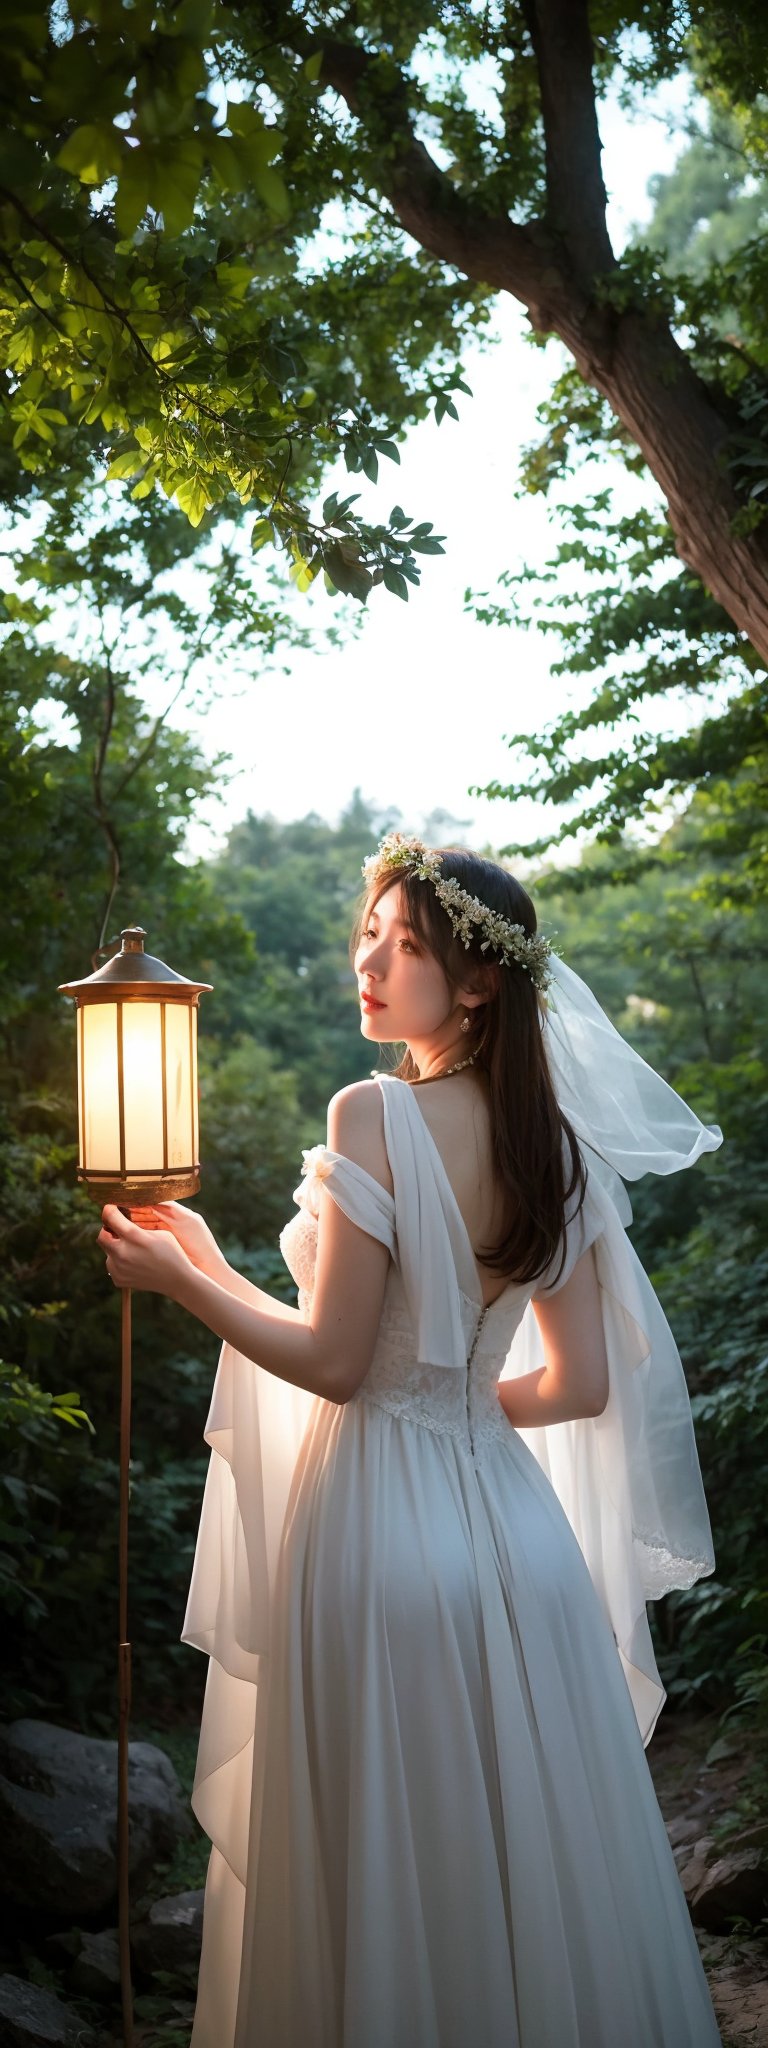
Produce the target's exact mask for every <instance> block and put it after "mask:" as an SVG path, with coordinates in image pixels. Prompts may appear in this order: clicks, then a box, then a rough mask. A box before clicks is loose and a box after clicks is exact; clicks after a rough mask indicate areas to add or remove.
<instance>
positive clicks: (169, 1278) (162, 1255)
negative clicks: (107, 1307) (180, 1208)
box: [98, 1202, 190, 1301]
mask: <svg viewBox="0 0 768 2048" xmlns="http://www.w3.org/2000/svg"><path fill="white" fill-rule="evenodd" d="M101 1217H102V1227H101V1230H100V1231H99V1235H98V1243H99V1244H100V1245H101V1248H102V1250H103V1251H105V1252H106V1254H107V1273H108V1274H109V1278H110V1280H112V1281H113V1282H114V1285H115V1287H135V1288H137V1289H139V1290H142V1289H143V1291H144V1292H145V1293H149V1294H167V1295H169V1296H170V1298H171V1300H172V1301H173V1300H176V1299H178V1298H179V1292H180V1289H181V1288H182V1287H183V1283H184V1278H185V1275H187V1274H188V1273H189V1268H190V1261H189V1259H188V1258H187V1255H186V1253H185V1252H184V1251H183V1250H182V1247H181V1245H180V1244H179V1243H178V1242H177V1240H176V1238H175V1237H172V1236H171V1235H169V1233H168V1232H167V1231H161V1230H159V1229H154V1230H147V1229H144V1228H142V1225H141V1224H139V1223H134V1222H133V1220H132V1219H131V1217H129V1216H124V1215H123V1211H122V1209H119V1208H118V1207H117V1204H116V1203H115V1202H107V1203H105V1206H104V1208H103V1209H102V1212H101Z"/></svg>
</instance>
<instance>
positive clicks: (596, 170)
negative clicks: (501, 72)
mask: <svg viewBox="0 0 768 2048" xmlns="http://www.w3.org/2000/svg"><path fill="white" fill-rule="evenodd" d="M525 16H526V21H527V23H528V28H529V31H530V35H531V40H532V42H533V47H534V52H535V56H536V64H537V67H538V73H539V85H540V89H541V112H542V119H543V122H544V135H545V140H546V175H547V224H548V226H549V227H550V228H551V230H552V232H553V234H555V235H557V236H558V237H561V238H562V240H563V241H564V243H565V245H566V248H567V250H568V255H569V258H570V262H571V264H572V267H573V270H574V271H575V273H576V275H577V276H578V277H579V278H580V280H581V282H582V284H583V285H585V286H586V288H587V289H591V286H592V280H593V279H594V277H595V276H596V275H599V274H600V273H601V272H602V271H606V270H612V269H613V268H614V267H615V262H616V258H615V256H614V253H613V249H612V247H611V240H610V236H609V234H608V229H607V226H606V219H605V211H606V206H607V194H606V190H605V185H604V184H603V173H602V169H601V164H600V156H601V148H602V145H601V142H600V134H599V130H598V126H597V108H596V106H595V88H594V80H593V77H592V55H593V52H592V38H591V35H590V32H589V14H588V7H587V0H526V6H525Z"/></svg>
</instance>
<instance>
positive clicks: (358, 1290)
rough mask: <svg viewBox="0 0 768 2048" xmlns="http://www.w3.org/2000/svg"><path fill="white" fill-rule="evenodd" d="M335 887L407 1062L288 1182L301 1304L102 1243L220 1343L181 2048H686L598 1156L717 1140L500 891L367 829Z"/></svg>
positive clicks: (686, 1442) (681, 1917)
mask: <svg viewBox="0 0 768 2048" xmlns="http://www.w3.org/2000/svg"><path fill="white" fill-rule="evenodd" d="M364 872H365V875H366V900H365V905H364V910H363V914H362V916H361V918H360V920H359V924H358V927H357V929H356V932H355V935H354V938H353V947H352V951H353V957H354V966H355V973H356V977H357V981H358V986H359V993H360V1002H361V1030H362V1032H363V1035H364V1036H365V1037H366V1038H367V1039H369V1040H370V1041H371V1042H372V1043H374V1044H376V1045H383V1044H391V1043H394V1044H403V1043H404V1044H405V1048H406V1050H405V1053H404V1056H403V1058H402V1060H401V1062H400V1065H399V1067H398V1069H397V1071H396V1073H395V1074H392V1073H388V1074H380V1075H376V1076H375V1077H374V1078H373V1079H372V1080H370V1081H364V1082H358V1083H355V1084H354V1085H353V1086H351V1087H349V1088H344V1089H342V1090H341V1091H340V1093H339V1094H338V1095H336V1096H334V1098H333V1100H332V1101H331V1103H330V1105H329V1111H328V1144H327V1146H323V1145H319V1146H316V1147H314V1148H313V1149H312V1150H311V1151H309V1152H307V1153H305V1155H304V1176H305V1178H304V1182H303V1184H302V1185H301V1186H300V1187H299V1188H298V1189H297V1190H296V1196H295V1199H296V1201H297V1203H298V1204H299V1214H298V1215H297V1216H295V1217H294V1218H293V1219H292V1221H291V1223H290V1224H288V1225H286V1228H285V1230H284V1231H283V1233H282V1235H281V1246H282V1249H283V1252H284V1255H285V1257H286V1260H287V1263H288V1265H289V1267H290V1269H291V1272H292V1274H293V1276H294V1279H295V1280H296V1282H297V1284H298V1287H299V1303H298V1307H297V1308H295V1309H294V1308H290V1307H288V1306H286V1305H285V1304H283V1303H281V1302H279V1301H277V1300H274V1299H273V1298H272V1297H271V1296H269V1295H267V1294H265V1293H263V1292H262V1291H261V1290H260V1289H258V1288H256V1287H253V1286H252V1285H251V1284H250V1282H248V1281H246V1280H244V1279H242V1278H241V1277H240V1276H239V1275H237V1274H235V1273H234V1272H233V1271H232V1270H231V1268H230V1267H229V1266H228V1265H227V1264H226V1262H225V1260H224V1258H223V1256H222V1254H221V1253H220V1252H219V1250H218V1247H217V1246H216V1244H215V1241H214V1240H213V1238H212V1237H211V1235H210V1232H209V1231H208V1230H207V1227H206V1226H205V1224H204V1223H203V1221H202V1218H200V1217H197V1216H194V1215H191V1214H189V1212H187V1211H185V1210H184V1209H183V1208H181V1207H180V1206H178V1205H176V1204H168V1205H165V1206H163V1207H161V1208H159V1209H157V1210H156V1211H154V1212H143V1213H142V1214H140V1215H139V1218H138V1221H134V1220H128V1219H126V1218H125V1217H123V1216H122V1214H121V1212H120V1211H119V1210H117V1209H115V1208H113V1207H111V1206H108V1207H107V1208H106V1209H105V1211H104V1227H103V1229H102V1231H101V1234H100V1239H99V1241H100V1243H101V1244H102V1245H103V1246H104V1247H105V1248H106V1250H107V1252H108V1262H107V1263H108V1270H109V1271H110V1272H111V1276H112V1278H113V1280H114V1281H115V1282H116V1284H118V1285H127V1284H129V1285H131V1286H138V1287H145V1288H149V1289H154V1290H156V1291H161V1292H165V1293H167V1294H169V1295H170V1296H171V1297H172V1298H173V1299H175V1300H176V1301H178V1302H180V1303H181V1304H182V1305H183V1306H185V1307H186V1308H187V1309H189V1311H190V1313H191V1314H193V1315H195V1316H197V1317H198V1318H199V1320H200V1321H201V1322H202V1323H204V1324H206V1325H207V1327H208V1328H209V1329H211V1330H213V1331H215V1332H216V1334H217V1335H218V1336H220V1337H221V1338H223V1340H224V1348H223V1351H222V1356H221V1361H220V1365H219V1372H218V1374H217V1380H216V1386H215V1389H214V1396H213V1402H212V1407H211V1413H210V1416H209V1419H208V1426H207V1430H206V1436H207V1440H208V1442H209V1444H210V1445H211V1449H212V1457H211V1462H210V1468H209V1474H208V1482H207V1485H206V1495H205V1501H204V1505H203V1513H202V1517H201V1524H200V1534H199V1538H198V1545H197V1553H196V1558H195V1568H194V1573H193V1579H192V1585H191V1589H190V1599H189V1605H188V1610H187V1616H186V1619H185V1625H184V1632H183V1634H184V1640H186V1641H188V1642H192V1643H194V1644H196V1645H197V1646H198V1647H199V1648H201V1649H203V1650H204V1651H206V1652H207V1653H208V1655H209V1658H210V1662H209V1669H208V1683H207V1688H206V1701H205V1709H204V1715H203V1725H202V1731H201V1740H200V1751H199V1757H198V1768H197V1775H196V1781H195V1792H194V1799H193V1803H194V1806H195V1811H196V1812H197V1814H198V1817H199V1818H200V1820H201V1822H202V1824H203V1826H204V1827H205V1828H206V1830H207V1832H208V1833H209V1835H210V1836H211V1840H212V1843H213V1848H212V1852H211V1857H210V1863H209V1873H208V1881H207V1886H206V1904H205V1919H204V1936H203V1955H202V1962H201V1969H200V1982H199V1990H198V2001H197V2010H196V2018H195V2028H194V2033H193V2048H616V2044H617V2043H618V2042H621V2044H622V2048H715V2044H716V2043H718V2042H719V2039H720V2036H719V2033H718V2029H717V2025H716V2021H715V2017H714V2013H713V2010H712V2005H711V2001H710V1998H709V1992H708V1989H707V1985H706V1980H705V1977H704V1972H703V1969H702V1966H701V1962H700V1959H699V1954H698V1950H697V1947H696V1942H695V1938H694V1934H693V1930H692V1927H691V1924H690V1919H689V1916H688V1911H687V1907H686V1904H685V1900H684V1897H683V1893H682V1890H681V1887H680V1884H679V1880H678V1877H677V1872H676V1869H675V1864H674V1860H673V1857H672V1853H671V1850H670V1847H669V1843H668V1840H667V1835H666V1830H665V1828H664V1823H663V1821H662V1818H661V1814H660V1812H659V1808H658V1805H657V1802H656V1798H655V1795H654V1791H653V1787H652V1783H651V1779H650V1776H649V1773H648V1768H647V1764H646V1760H645V1755H644V1749H643V1742H644V1740H648V1739H649V1736H650V1733H651V1732H652V1728H653V1725H654V1723H655V1719H656V1716H657V1714H658V1711H659V1708H660V1706H661V1704H662V1702H663V1699H664V1693H663V1689H662V1687H661V1685H660V1681H659V1678H658V1673H657V1671H656V1667H655V1663H654V1659H653V1651H652V1646H651V1641H650V1636H649V1632H648V1627H647V1619H646V1611H645V1600H646V1598H647V1597H649V1596H654V1597H655V1596H656V1594H658V1593H659V1592H661V1591H663V1590H665V1589H666V1588H667V1587H668V1586H670V1585H682V1584H691V1583H692V1582H693V1580H694V1579H695V1578H696V1577H698V1576H699V1575H700V1573H702V1572H707V1571H711V1570H712V1569H713V1563H714V1560H713V1557H712V1552H711V1542H710V1533H709V1523H708V1518H707V1512H706V1504H705V1502H704V1497H703V1492H702V1489H701V1478H700V1473H699V1468H698V1460H697V1457H696V1449H695V1442H694V1438H693V1430H692V1424H691V1418H690V1407H689V1403H688V1399H687V1394H686V1391H685V1383H684V1380H683V1378H682V1371H681V1368H680V1364H679V1360H678V1358H677V1353H676V1351H675V1347H674V1343H673V1340H672V1338H671V1333H670V1332H669V1330H668V1327H667V1325H666V1322H665V1320H664V1318H663V1316H662V1313H661V1310H660V1308H659V1305H658V1303H657V1302H656V1299H655V1296H654V1295H653V1292H652V1289H651V1288H650V1285H649V1283H648V1281H647V1279H646V1277H645V1275H644V1274H643V1273H642V1269H641V1268H640V1267H639V1265H638V1263H637V1260H636V1259H635V1256H634V1253H633V1252H632V1250H631V1247H630V1246H629V1244H628V1241H627V1239H626V1237H625V1234H624V1230H623V1227H622V1219H623V1220H626V1214H627V1207H628V1205H627V1203H626V1196H625V1193H624V1189H623V1184H622V1182H621V1181H620V1180H619V1179H618V1178H617V1169H618V1170H620V1172H621V1174H622V1175H627V1176H629V1177H632V1176H633V1175H636V1174H638V1173H642V1172H644V1171H647V1170H649V1168H650V1169H652V1170H655V1171H660V1172H668V1171H672V1170H673V1169H674V1167H676V1166H679V1165H682V1164H689V1163H690V1162H691V1161H692V1159H693V1158H695V1157H696V1156H698V1154H699V1152H701V1151H702V1150H707V1149H711V1148H712V1147H713V1146H714V1145H716V1144H718V1143H719V1142H720V1134H719V1132H716V1131H707V1130H705V1128H704V1127H703V1126H702V1125H701V1124H699V1122H698V1119H697V1118H695V1117H694V1116H693V1113H692V1112H691V1111H690V1110H688V1109H687V1107H686V1105H685V1104H683V1103H682V1102H681V1101H680V1098H679V1097H677V1096H676V1095H675V1094H674V1092H673V1091H672V1090H670V1089H668V1088H667V1087H666V1084H665V1083H663V1082H662V1081H661V1080H660V1079H659V1077H658V1076H656V1075H654V1074H653V1073H652V1072H651V1070H650V1069H649V1068H647V1067H646V1066H645V1065H644V1062H642V1061H641V1060H639V1059H638V1057H637V1055H635V1054H633V1053H632V1052H631V1050H630V1048H629V1047H627V1046H626V1045H625V1043H624V1041H623V1040H622V1039H621V1038H620V1037H619V1036H618V1034H617V1033H616V1032H615V1031H614V1030H613V1028H612V1026H611V1025H610V1024H609V1023H608V1020H607V1018H605V1016H604V1014H603V1012H602V1011H601V1010H600V1009H599V1007H598V1005H597V1004H596V1003H595V1002H594V999H593V998H592V997H591V996H590V994H589V991H588V990H586V989H585V988H584V984H583V983H581V982H579V980H578V977H577V976H575V975H573V974H571V973H570V970H568V969H567V968H565V967H564V966H563V964H562V963H561V962H557V961H556V960H555V959H554V957H553V956H551V953H550V948H549V946H548V944H547V941H546V940H545V939H543V938H542V937H541V936H540V935H539V934H538V933H537V931H536V918H535V912H534V909H533V905H532V903H531V902H530V899H529V897H528V896H527V895H526V893H525V891H524V890H523V889H522V888H521V887H520V885H519V884H518V883H516V882H515V880H514V879H513V877H512V876H510V875H509V874H508V873H507V872H506V871H505V870H504V869H502V868H500V867H498V866H496V865H495V864H494V863H492V862H489V861H485V860H482V859H480V858H479V857H478V856H476V855H474V854H472V853H469V852H467V851H466V850H463V849H455V848H452V849H439V850H432V851H429V850H428V849H426V848H425V847H424V846H423V845H422V843H421V842H420V841H418V840H407V839H404V838H402V836H401V835H400V834H397V833H394V834H389V835H388V836H387V837H386V838H385V839H384V840H383V841H382V844H381V846H380V847H379V849H378V851H377V853H376V854H375V855H373V856H371V858H370V860H369V861H367V862H366V863H364ZM552 982H553V983H554V1008H553V1006H552V999H551V992H550V998H549V999H548V1000H547V1001H545V1000H544V992H545V990H546V989H547V988H548V986H550V984H551V983H552ZM587 1162H588V1163H587ZM630 1213H631V1212H630ZM147 1226H149V1228H148V1227H147ZM153 1228H154V1232H155V1234H154V1235H153V1234H152V1229H153ZM502 1374H503V1376H502Z"/></svg>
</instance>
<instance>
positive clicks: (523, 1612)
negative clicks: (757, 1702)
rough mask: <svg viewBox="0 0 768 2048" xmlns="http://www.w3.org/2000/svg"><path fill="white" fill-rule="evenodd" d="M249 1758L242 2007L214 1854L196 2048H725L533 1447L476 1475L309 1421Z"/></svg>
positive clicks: (647, 1783) (559, 1513) (390, 1422)
mask: <svg viewBox="0 0 768 2048" xmlns="http://www.w3.org/2000/svg"><path fill="white" fill-rule="evenodd" d="M255 1759H256V1761H255V1767H254V1771H253V1782H254V1785H255V1786H256V1785H258V1792H257V1795H256V1797H255V1801H254V1811H253V1815H252V1825H251V1830H250V1841H249V1846H248V1852H247V1882H246V1887H245V1909H244V1929H243V1941H242V1960H241V1964H240V1967H239V1983H237V1982H236V1981H235V1977H236V1976H237V1962H236V1961H235V1958H236V1957H237V1959H238V1962H239V1948H240V1938H239V1925H238V1926H235V1925H234V1916H233V1924H232V1929H231V1944H230V1948H229V1953H228V1954H227V1952H226V1943H225V1942H224V1938H223V1935H222V1933H221V1927H222V1917H221V1915H219V1916H218V1919H217V1918H216V1913H215V1898H214V1896H213V1894H214V1892H215V1889H216V1886H217V1884H219V1883H222V1882H225V1880H227V1878H228V1874H227V1873H226V1872H225V1871H224V1868H223V1861H222V1859H221V1857H220V1856H219V1854H218V1852H217V1851H216V1850H214V1852H213V1855H212V1859H211V1874H210V1878H209V1884H210V1887H211V1902H210V1925H211V1927H214V1926H218V1928H219V1933H218V1935H217V1936H216V1937H215V1938H216V1939H218V1940H219V1942H220V1953H219V1954H218V1957H217V1956H216V1955H214V1954H213V1953H212V1950H211V1942H210V1940H209V1950H208V1956H207V1961H206V1992H205V2004H204V2007H203V2006H199V2008H198V2016H197V2020H196V2027H195V2035H194V2040H195V2048H221V2044H222V2043H223V2042H225V2041H227V2042H228V2041H229V2040H230V2039H232V2029H231V2025H230V2027H229V2031H228V2018H227V2015H228V2012H229V2017H230V2020H231V2019H232V2017H233V2015H234V2014H235V2011H236V2018H235V2019H234V2043H235V2048H716V2044H718V2043H719V2041H720V2034H719V2031H718V2028H717V2024H716V2021H715V2017H714V2013H713V2009H712V2004H711V2000H710V1996H709V1991H708V1987H707V1983H706V1978H705V1976H704V1971H703V1968H702V1964H701V1961H700V1957H699V1953H698V1949H697V1946H696V1940H695V1936H694V1933H693V1929H692V1926H691V1922H690V1917H689V1914H688V1909H687V1906H686V1903H685V1898H684V1895H683V1892H682V1889H681V1886H680V1882H679V1879H678V1875H677V1871H676V1867H675V1863H674V1858H673V1856H672V1852H671V1849H670V1846H669V1842H668V1839H667V1834H666V1830H665V1827H664V1823H663V1820H662V1817H661V1813H660V1811H659V1807H658V1803H657V1800H656V1796H655V1792H654V1789H653V1784H652V1781H651V1777H650V1773H649V1770H648V1764H647V1762H646V1757H645V1752H644V1749H643V1744H642V1740H641V1737H640V1733H639V1730H638V1725H637V1720H636V1717H635V1713H634V1710H633V1706H632V1702H631V1699H630V1695H629V1692H628V1689H627V1684H626V1681H625V1678H624V1675H623V1672H622V1669H621V1665H620V1662H619V1657H618V1652H617V1649H616V1645H615V1642H614V1638H613V1634H612V1631H611V1628H610V1625H609V1623H608V1621H607V1620H606V1617H605V1614H604V1613H603V1610H602V1608H601V1606H600V1603H599V1600H598V1597H597V1594H596V1592H595V1589H594V1586H593V1583H592V1580H591V1578H590V1574H589V1571H588V1569H587V1565H586V1563H585V1561H584V1558H583V1556H582V1553H581V1550H580V1548H579V1545H578V1543H577V1541H576V1539H575V1536H574V1535H573V1532H572V1530H571V1527H570V1524H569V1522H568V1520H567V1518H566V1515H565V1513H564V1511H563V1509H562V1508H561V1506H560V1503H559V1501H558V1499H557V1496H556V1495H555V1493H554V1492H553V1490H552V1487H551V1486H550V1484H549V1481H548V1480H547V1479H546V1478H545V1476H544V1474H543V1472H542V1471H541V1469H540V1467H539V1465H538V1464H537V1462H536V1459H535V1458H534V1457H533V1455H532V1453H531V1452H530V1451H529V1449H528V1448H527V1446H526V1445H525V1444H524V1443H523V1442H522V1440H521V1439H520V1437H519V1436H518V1435H517V1433H516V1432H514V1431H510V1434H509V1438H508V1439H505V1440H503V1441H502V1440H499V1441H494V1442H493V1443H492V1444H491V1445H490V1446H489V1447H488V1448H486V1449H485V1450H484V1452H483V1456H482V1459H481V1460H479V1461H478V1462H477V1463H475V1460H474V1459H473V1458H472V1456H471V1455H470V1454H469V1453H468V1452H467V1451H465V1450H464V1448H463V1447H462V1446H461V1445H460V1444H458V1443H457V1442H456V1441H455V1439H454V1438H453V1437H451V1436H449V1435H443V1434H437V1433H435V1432H434V1431H432V1430H430V1429H428V1428H425V1427H420V1426H415V1425H414V1424H412V1423H409V1422H408V1421H402V1420H400V1419H398V1418H396V1417H393V1416H392V1415H390V1414H388V1413H386V1412H385V1411H384V1410H382V1409H381V1408H379V1407H377V1406H376V1405H374V1403H373V1402H371V1401H369V1400H367V1399H366V1400H355V1401H353V1402H350V1403H348V1404H347V1405H346V1406H344V1407H335V1406H333V1405H331V1404H329V1403H318V1404H317V1410H316V1414H315V1418H314V1422H313V1426H312V1429H311V1431H310V1434H309V1437H308V1439H307V1441H306V1443H305V1446H304V1451H303V1454H302V1457H301V1459H300V1462H299V1466H298V1468H297V1470H296V1473H295V1475H294V1481H293V1486H292V1491H291V1499H290V1502H289V1511H288V1517H287V1522H286V1528H285V1536H284V1541H283V1546H282V1550H281V1554H280V1559H279V1563H278V1569H277V1583H276V1593H275V1603H274V1635H273V1640H272V1645H271V1651H270V1658H269V1668H268V1675H267V1678H266V1681H265V1682H264V1683H261V1682H260V1684H259V1691H258V1701H257V1709H256V1739H255ZM262 1779H263V1795H262V1789H261V1787H262ZM246 1820H247V1815H246V1814H243V1815H242V1821H243V1823H245V1822H246ZM237 1889H238V1890H239V1891H240V1894H241V1897H242V1887H238V1888H237ZM206 1911H207V1913H208V1908H207V1909H206ZM224 1918H226V1915H225V1916H224ZM211 1938H213V1937H211ZM217 1979H218V1989H217Z"/></svg>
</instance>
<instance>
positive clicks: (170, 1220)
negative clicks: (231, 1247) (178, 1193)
mask: <svg viewBox="0 0 768 2048" xmlns="http://www.w3.org/2000/svg"><path fill="white" fill-rule="evenodd" d="M130 1215H131V1222H132V1223H138V1224H139V1225H140V1226H141V1229H142V1230H163V1231H166V1232H168V1233H169V1235H170V1236H171V1237H174V1238H175V1239H176V1243H177V1244H179V1245H181V1249H182V1251H183V1252H184V1253H185V1255H186V1257H187V1258H188V1259H189V1262H190V1265H192V1266H196V1267H197V1269H198V1272H199V1273H207V1275H208V1278H209V1280H219V1281H222V1282H223V1276H224V1273H225V1272H226V1271H227V1270H228V1269H227V1261H226V1259H225V1257H224V1253H223V1252H222V1251H220V1250H219V1246H218V1245H217V1243H216V1239H215V1237H214V1235H213V1231H212V1230H209V1228H208V1224H207V1223H206V1220H205V1217H204V1216H198V1215H197V1213H196V1211H195V1210H194V1209H188V1208H187V1205H186V1202H156V1203H154V1205H153V1207H152V1208H147V1209H131V1212H130Z"/></svg>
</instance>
